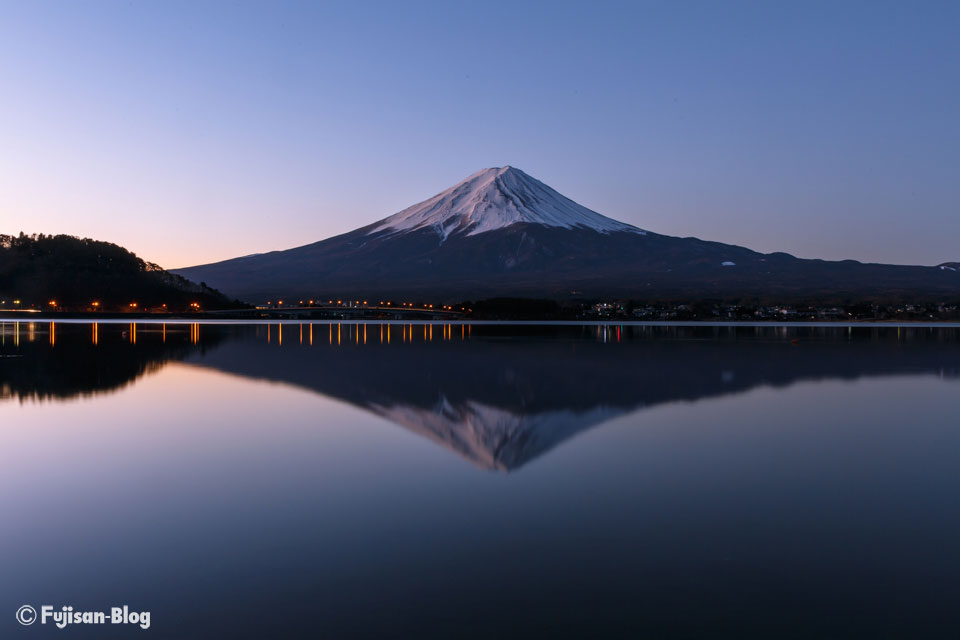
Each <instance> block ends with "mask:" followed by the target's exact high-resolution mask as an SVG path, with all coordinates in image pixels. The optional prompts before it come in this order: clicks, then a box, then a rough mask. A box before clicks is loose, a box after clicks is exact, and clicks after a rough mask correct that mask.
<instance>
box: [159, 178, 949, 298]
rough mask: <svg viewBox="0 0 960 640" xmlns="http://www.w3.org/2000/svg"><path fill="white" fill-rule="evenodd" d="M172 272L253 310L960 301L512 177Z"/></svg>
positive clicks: (917, 284) (907, 276)
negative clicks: (646, 223)
mask: <svg viewBox="0 0 960 640" xmlns="http://www.w3.org/2000/svg"><path fill="white" fill-rule="evenodd" d="M174 272H175V273H179V274H181V275H183V276H186V277H188V278H192V279H194V280H198V281H199V280H203V281H206V282H208V283H210V284H211V285H212V286H215V287H217V288H219V289H221V290H223V291H224V292H226V293H228V294H229V295H232V296H237V297H239V298H242V299H245V300H247V301H248V302H266V301H268V300H271V299H272V300H276V299H278V298H292V299H298V298H320V299H325V298H333V299H338V298H345V299H355V298H359V299H366V298H369V299H375V300H383V299H387V300H394V301H396V300H418V299H424V298H427V299H432V300H437V299H444V298H445V299H447V300H450V301H454V300H463V299H478V298H494V297H527V298H553V299H572V298H600V297H610V298H620V299H634V300H642V299H648V300H649V299H660V300H697V299H738V300H742V299H747V298H748V299H756V300H767V301H771V302H794V301H798V300H801V301H802V300H806V301H813V300H817V301H832V302H838V303H839V302H851V301H865V300H867V299H870V300H918V299H935V300H938V301H942V300H946V299H950V300H956V299H960V271H955V270H953V269H952V268H951V267H950V266H944V267H943V268H937V267H932V266H902V265H886V264H865V263H861V262H856V261H853V260H844V261H841V262H831V261H825V260H804V259H801V258H796V257H794V256H791V255H788V254H786V253H769V254H764V253H759V252H756V251H752V250H750V249H747V248H745V247H739V246H734V245H728V244H722V243H719V242H707V241H704V240H699V239H697V238H678V237H673V236H667V235H662V234H658V233H654V232H652V231H646V230H643V229H639V228H637V227H634V226H631V225H628V224H625V223H622V222H618V221H617V220H613V219H611V218H608V217H606V216H603V215H601V214H599V213H597V212H595V211H591V210H590V209H588V208H586V207H584V206H581V205H579V204H577V203H576V202H574V201H573V200H571V199H569V198H567V197H565V196H563V195H562V194H560V193H558V192H557V191H556V190H554V189H552V188H550V187H549V186H547V185H546V184H544V183H542V182H540V181H539V180H536V179H535V178H533V177H531V176H529V175H527V174H526V173H524V172H523V171H520V170H519V169H516V168H514V167H502V168H492V169H484V170H482V171H479V172H477V173H475V174H473V175H472V176H469V177H468V178H466V179H465V180H463V181H462V182H460V183H458V184H456V185H454V186H453V187H450V188H449V189H447V190H445V191H442V192H440V193H439V194H437V195H435V196H434V197H432V198H430V199H428V200H425V201H424V202H421V203H420V204H416V205H413V206H412V207H409V208H408V209H405V210H403V211H401V212H399V213H397V214H395V215H392V216H390V217H388V218H384V219H383V220H380V221H379V222H375V223H373V224H370V225H368V226H365V227H362V228H360V229H356V230H355V231H351V232H349V233H345V234H343V235H340V236H336V237H333V238H328V239H326V240H322V241H320V242H316V243H313V244H308V245H305V246H302V247H297V248H294V249H289V250H286V251H273V252H270V253H263V254H258V255H253V256H246V257H242V258H235V259H232V260H227V261H224V262H218V263H215V264H208V265H201V266H196V267H190V268H186V269H178V270H175V271H174Z"/></svg>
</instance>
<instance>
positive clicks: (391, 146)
mask: <svg viewBox="0 0 960 640" xmlns="http://www.w3.org/2000/svg"><path fill="white" fill-rule="evenodd" d="M957 33H960V3H958V2H932V1H929V2H885V1H883V0H876V1H870V2H853V1H849V2H836V1H834V2H814V1H804V2H794V3H784V2H765V1H761V2H735V1H727V2H708V1H702V2H698V1H693V0H686V1H685V0H679V1H677V0H670V1H663V2H659V1H656V2H654V1H646V2H645V1H640V0H636V1H633V2H607V1H591V2H561V1H553V2H525V1H520V0H513V1H508V2H498V1H493V0H486V1H483V2H455V1H450V0H447V1H441V2H418V1H416V0H406V1H404V2H373V1H368V2H357V1H353V2H342V3H339V2H320V1H319V0H317V1H315V2H304V3H298V2H280V1H271V2H267V1H262V2H216V1H213V0H200V1H197V0H190V1H187V2H180V1H177V0H164V1H162V2H160V1H153V2H149V1H125V2H115V1H108V0H91V1H90V2H62V1H55V2H47V1H45V0H29V1H28V0H18V1H10V0H0V233H18V232H20V231H24V232H26V233H41V232H42V233H69V234H73V235H79V236H84V237H93V238H97V239H102V240H108V241H111V242H115V243H117V244H121V245H123V246H125V247H127V248H129V249H131V250H132V251H134V252H136V253H137V254H138V255H140V256H141V257H142V258H144V259H146V260H150V261H153V262H157V263H159V264H161V265H162V266H165V267H168V268H174V267H183V266H189V265H193V264H200V263H206V262H212V261H216V260H220V259H225V258H230V257H235V256H238V255H246V254H250V253H256V252H262V251H268V250H274V249H284V248H290V247H294V246H299V245H303V244H307V243H309V242H314V241H317V240H321V239H323V238H326V237H329V236H332V235H336V234H339V233H344V232H347V231H350V230H353V229H355V228H357V227H360V226H363V225H366V224H369V223H371V222H373V221H375V220H378V219H380V218H383V217H386V216H387V215H390V214H392V213H395V212H397V211H399V210H401V209H403V208H405V207H407V206H410V205H412V204H414V203H417V202H420V201H422V200H424V199H426V198H428V197H430V196H432V195H434V194H436V193H438V192H439V191H442V190H443V189H445V188H447V187H449V186H451V185H453V184H455V183H456V182H458V181H460V180H461V179H463V178H464V177H466V176H467V175H469V174H471V173H473V172H475V171H477V170H479V169H481V168H485V167H494V166H503V165H508V164H509V165H512V166H515V167H518V168H520V169H523V170H524V171H526V172H527V173H529V174H531V175H532V176H534V177H536V178H538V179H540V180H542V181H543V182H545V183H547V184H549V185H550V186H552V187H553V188H555V189H557V190H558V191H559V192H561V193H563V194H564V195H566V196H568V197H570V198H572V199H574V200H576V201H577V202H579V203H580V204H583V205H584V206H587V207H589V208H591V209H594V210H596V211H598V212H600V213H603V214H604V215H607V216H610V217H613V218H616V219H618V220H622V221H624V222H628V223H631V224H634V225H637V226H639V227H642V228H644V229H649V230H652V231H656V232H659V233H665V234H670V235H679V236H697V237H701V238H705V239H711V240H719V241H723V242H729V243H735V244H740V245H744V246H748V247H750V248H753V249H756V250H759V251H787V252H790V253H793V254H795V255H798V256H802V257H812V258H827V259H844V258H852V259H857V260H863V261H879V262H893V263H907V264H937V263H940V262H944V261H956V260H960V246H957V245H958V243H957V239H958V238H960V117H958V114H960V81H958V79H960V38H958V37H957Z"/></svg>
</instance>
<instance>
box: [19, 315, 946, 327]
mask: <svg viewBox="0 0 960 640" xmlns="http://www.w3.org/2000/svg"><path fill="white" fill-rule="evenodd" d="M0 322H2V323H18V322H20V323H22V322H41V323H50V322H56V323H62V324H93V323H97V324H131V323H138V324H139V323H142V324H178V325H181V324H182V325H188V324H205V325H218V324H219V325H268V324H290V325H299V324H321V325H327V324H347V325H354V324H361V325H362V324H392V325H425V324H427V325H429V324H437V325H478V326H483V325H488V326H497V325H499V326H530V327H536V326H544V327H548V326H553V327H563V326H568V327H572V326H597V327H602V326H611V327H613V326H621V327H720V328H722V327H744V328H759V327H780V328H800V327H811V328H854V327H865V328H883V327H888V328H914V329H960V322H929V321H919V320H918V321H902V320H900V321H883V320H859V321H858V320H853V321H842V322H840V321H838V322H824V321H810V322H798V321H792V322H779V321H775V320H773V321H730V322H720V321H708V320H703V321H701V320H677V321H669V320H623V321H616V320H463V319H458V320H424V319H418V320H414V319H411V320H381V319H369V320H353V319H351V320H347V319H343V320H336V319H315V320H308V319H302V320H301V319H282V320H281V319H273V320H258V319H244V318H198V319H196V320H191V319H187V318H169V319H159V318H153V317H149V316H139V317H135V318H134V317H131V318H103V319H97V318H51V317H49V316H40V317H34V316H32V315H31V316H27V317H13V318H10V317H2V316H0Z"/></svg>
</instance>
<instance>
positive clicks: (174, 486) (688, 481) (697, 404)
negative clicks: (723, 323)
mask: <svg viewBox="0 0 960 640" xmlns="http://www.w3.org/2000/svg"><path fill="white" fill-rule="evenodd" d="M0 356H3V357H0V569H2V580H0V620H2V622H0V637H2V638H21V637H23V638H29V637H37V638H39V637H58V638H59V637H63V638H114V637H124V638H126V637H129V638H137V637H142V638H296V637H305V638H404V637H410V638H450V639H455V638H541V637H548V638H558V637H576V638H612V637H623V638H718V637H729V638H851V637H862V638H957V637H960V330H957V329H929V328H922V329H920V328H914V329H897V328H853V329H849V328H847V327H837V328H829V329H822V328H821V329H817V328H776V327H765V328H742V327H741V328H709V327H707V328H689V327H684V328H662V327H657V328H652V327H626V326H625V327H617V326H610V327H596V326H589V327H544V328H531V327H502V326H473V327H466V326H460V325H440V324H435V325H432V326H431V325H412V326H411V325H399V324H396V325H379V324H367V325H362V324H361V325H348V324H344V325H336V324H334V325H327V324H315V325H310V324H303V325H298V324H286V325H283V326H280V325H276V324H274V325H269V326H268V325H259V326H236V325H235V326H215V325H189V324H185V325H173V324H168V325H166V326H162V325H154V324H143V323H140V324H137V325H136V326H135V327H134V326H131V325H108V324H100V325H98V326H96V327H94V326H91V325H89V324H60V323H58V324H56V325H55V326H53V327H51V326H50V325H48V324H47V323H36V324H29V323H25V322H21V323H20V324H19V325H16V326H15V325H13V324H11V323H6V324H4V325H3V326H2V345H0ZM24 604H29V605H32V606H34V607H35V608H36V609H37V610H38V611H39V610H40V608H41V606H42V605H45V604H46V605H52V606H53V607H55V608H56V609H57V610H59V609H60V607H62V606H67V605H71V606H73V607H74V609H75V610H77V611H80V610H92V611H99V610H105V611H109V608H110V607H112V606H122V605H124V604H126V605H128V606H129V607H130V608H131V610H135V611H142V610H146V611H150V612H151V624H150V628H149V629H148V630H146V631H143V630H141V629H140V628H139V627H137V626H135V625H132V626H114V625H109V624H107V625H104V626H80V625H71V626H70V627H68V628H66V629H64V630H59V629H57V628H56V627H54V626H53V625H52V623H50V622H48V623H47V624H46V625H41V624H40V623H39V622H37V623H35V624H33V625H31V626H29V627H24V626H21V625H20V624H18V622H17V621H16V618H15V614H16V612H17V610H18V608H19V607H20V606H21V605H24Z"/></svg>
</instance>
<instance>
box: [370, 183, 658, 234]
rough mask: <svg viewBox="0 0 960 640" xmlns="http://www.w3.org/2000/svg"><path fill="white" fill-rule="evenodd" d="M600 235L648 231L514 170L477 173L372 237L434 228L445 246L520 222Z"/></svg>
mask: <svg viewBox="0 0 960 640" xmlns="http://www.w3.org/2000/svg"><path fill="white" fill-rule="evenodd" d="M521 222H524V223H531V224H539V225H543V226H547V227H560V228H563V229H592V230H593V231H596V232H598V233H611V232H616V231H625V232H629V233H637V234H641V235H644V234H646V231H643V230H642V229H638V228H637V227H634V226H632V225H629V224H626V223H623V222H618V221H617V220H614V219H612V218H608V217H606V216H603V215H600V214H599V213H597V212H596V211H591V210H590V209H587V208H586V207H584V206H581V205H579V204H577V203H576V202H574V201H573V200H571V199H570V198H567V197H565V196H563V195H561V194H560V193H558V192H556V191H555V190H553V189H551V188H550V187H548V186H547V185H545V184H543V183H542V182H540V181H539V180H537V179H535V178H532V177H530V176H529V175H527V174H526V173H524V172H523V171H521V170H519V169H515V168H513V167H510V166H507V167H495V168H492V169H483V170H482V171H478V172H477V173H475V174H473V175H472V176H470V177H468V178H467V179H466V180H464V181H462V182H460V183H459V184H457V185H454V186H453V187H451V188H449V189H447V190H446V191H443V192H441V193H438V194H437V195H435V196H434V197H432V198H430V199H429V200H425V201H424V202H421V203H419V204H415V205H413V206H412V207H409V208H407V209H404V210H403V211H401V212H399V213H396V214H394V215H392V216H390V217H389V218H385V219H383V220H381V221H380V222H379V223H376V224H375V226H374V227H373V229H372V230H371V231H370V232H369V233H378V232H382V231H388V232H392V233H404V232H409V231H415V230H419V229H433V230H434V231H436V233H437V235H438V236H440V238H441V241H442V240H446V239H447V237H449V236H450V235H452V234H455V233H465V234H466V235H468V236H472V235H477V234H480V233H486V232H487V231H494V230H496V229H502V228H504V227H509V226H510V225H513V224H517V223H521Z"/></svg>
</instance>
